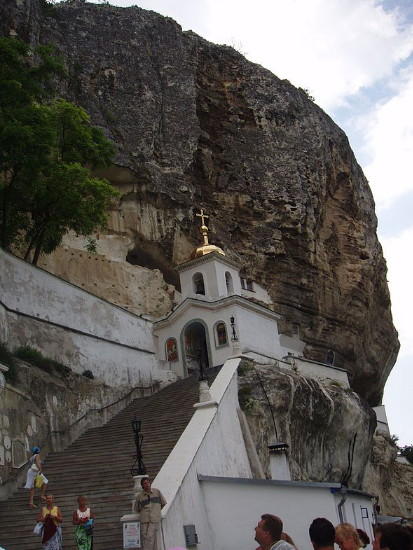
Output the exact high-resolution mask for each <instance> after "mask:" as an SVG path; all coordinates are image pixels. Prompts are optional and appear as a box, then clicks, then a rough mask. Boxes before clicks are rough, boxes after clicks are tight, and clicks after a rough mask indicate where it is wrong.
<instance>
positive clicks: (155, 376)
mask: <svg viewBox="0 0 413 550" xmlns="http://www.w3.org/2000/svg"><path fill="white" fill-rule="evenodd" d="M0 292H1V294H0V341H3V342H5V343H7V345H8V347H9V348H11V349H13V348H15V347H18V346H22V345H30V346H33V347H37V348H38V349H40V351H41V352H42V353H43V355H45V356H47V357H51V358H52V359H57V360H58V361H60V362H62V363H65V364H67V365H68V366H70V367H71V368H72V370H74V371H76V372H83V371H84V370H86V369H88V370H91V371H92V372H93V374H94V375H95V376H96V377H101V378H102V379H103V380H104V381H105V382H106V383H107V384H110V385H114V386H116V385H120V384H132V385H150V384H151V383H152V382H153V381H154V380H161V381H166V380H168V378H169V377H168V373H167V372H166V371H162V370H160V369H159V368H158V366H157V363H156V361H155V356H154V349H153V337H152V323H151V322H150V321H147V320H145V319H143V318H141V317H139V316H137V315H134V314H132V313H130V312H128V311H126V310H123V309H121V308H119V307H117V306H114V305H113V304H110V303H109V302H106V301H105V300H102V299H101V298H98V297H96V296H94V295H93V294H90V293H89V292H86V291H85V290H82V289H81V288H78V287H76V286H74V285H72V284H70V283H67V282H66V281H63V280H62V279H59V278H58V277H55V276H54V275H52V274H50V273H48V272H47V271H43V270H42V269H40V268H38V267H36V266H33V265H32V264H29V263H27V262H25V261H23V260H21V259H20V258H17V257H15V256H13V255H11V254H8V253H6V252H4V251H3V250H0ZM38 342H41V347H40V345H39V344H38Z"/></svg>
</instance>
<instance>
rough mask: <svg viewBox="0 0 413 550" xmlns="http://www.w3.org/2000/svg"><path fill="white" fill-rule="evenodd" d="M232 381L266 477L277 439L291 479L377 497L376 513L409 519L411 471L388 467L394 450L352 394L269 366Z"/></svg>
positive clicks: (328, 382)
mask: <svg viewBox="0 0 413 550" xmlns="http://www.w3.org/2000/svg"><path fill="white" fill-rule="evenodd" d="M240 375H241V376H240V378H239V381H240V392H239V396H240V404H241V406H242V408H243V409H244V411H245V413H246V416H247V419H248V424H249V427H250V430H251V433H252V436H253V440H254V443H255V445H256V449H257V452H258V456H259V458H260V461H261V463H262V465H263V467H264V472H265V474H266V476H267V477H270V466H269V453H268V449H267V446H268V445H272V444H274V443H275V441H276V440H277V441H282V442H284V443H287V444H288V446H289V448H288V454H289V462H290V469H291V478H292V479H293V480H300V481H319V482H336V483H346V484H347V485H348V486H349V487H351V488H353V489H362V490H363V491H366V492H368V493H370V494H372V495H374V496H377V497H379V503H380V505H381V513H382V514H388V515H394V516H403V517H406V518H407V517H411V516H412V514H413V505H412V493H413V466H411V465H405V464H400V463H398V462H396V446H395V445H394V444H392V443H391V442H390V440H389V438H387V437H386V436H384V435H381V434H377V433H375V427H376V418H375V414H374V412H373V411H372V409H371V408H370V407H369V406H368V404H367V403H366V402H365V401H364V400H363V399H361V398H360V396H359V395H357V394H356V393H355V392H353V391H351V390H350V389H349V388H343V387H341V386H340V384H339V383H337V382H335V381H333V380H324V381H319V380H315V379H310V378H307V377H305V376H302V375H301V374H298V373H293V372H290V371H286V370H284V369H281V368H277V367H274V366H267V367H265V366H255V367H254V366H253V365H251V366H250V367H249V368H244V369H243V371H242V372H240Z"/></svg>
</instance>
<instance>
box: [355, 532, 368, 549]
mask: <svg viewBox="0 0 413 550" xmlns="http://www.w3.org/2000/svg"><path fill="white" fill-rule="evenodd" d="M356 531H357V533H358V535H359V539H360V540H361V544H362V545H363V548H366V546H367V545H368V544H370V537H369V536H368V534H367V533H366V531H363V529H358V528H357V529H356Z"/></svg>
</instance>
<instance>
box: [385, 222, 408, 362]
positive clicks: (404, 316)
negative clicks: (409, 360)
mask: <svg viewBox="0 0 413 550" xmlns="http://www.w3.org/2000/svg"><path fill="white" fill-rule="evenodd" d="M381 243H382V246H383V250H384V255H385V257H386V259H387V265H388V276H389V288H390V293H391V300H392V312H393V319H394V323H395V326H396V328H397V330H398V331H399V337H400V341H401V344H402V345H401V350H400V355H399V357H400V359H402V358H403V357H404V356H406V355H412V356H413V332H412V329H411V312H412V311H413V292H412V291H411V280H412V268H413V259H412V258H411V251H412V250H413V228H412V229H409V230H407V231H403V233H401V235H399V236H397V237H392V238H390V239H381Z"/></svg>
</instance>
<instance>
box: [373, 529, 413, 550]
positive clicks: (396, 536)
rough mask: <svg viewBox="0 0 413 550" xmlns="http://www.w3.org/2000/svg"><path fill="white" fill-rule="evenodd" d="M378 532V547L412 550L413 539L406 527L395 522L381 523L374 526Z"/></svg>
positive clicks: (392, 549)
mask: <svg viewBox="0 0 413 550" xmlns="http://www.w3.org/2000/svg"><path fill="white" fill-rule="evenodd" d="M375 532H376V533H380V535H381V537H380V548H386V547H388V548H389V550H412V548H413V539H412V536H411V534H410V532H409V530H408V529H406V528H405V527H403V526H402V525H399V524H397V523H383V524H382V525H378V526H377V527H376V531H375Z"/></svg>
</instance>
